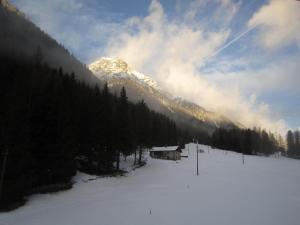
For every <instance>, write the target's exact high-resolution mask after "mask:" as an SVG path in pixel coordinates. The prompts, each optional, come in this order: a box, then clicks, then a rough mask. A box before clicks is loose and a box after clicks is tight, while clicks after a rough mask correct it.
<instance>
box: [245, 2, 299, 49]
mask: <svg viewBox="0 0 300 225" xmlns="http://www.w3.org/2000/svg"><path fill="white" fill-rule="evenodd" d="M299 21H300V2H299V1H295V0H270V1H269V3H268V4H267V5H265V6H263V7H261V9H260V10H259V11H258V12H256V13H255V14H254V15H253V17H252V18H251V20H250V21H249V23H248V26H250V27H252V26H259V33H260V34H259V42H260V44H261V45H262V46H264V47H266V48H271V49H272V48H274V47H282V46H286V45H289V44H291V43H296V44H297V45H298V46H299V47H300V23H299Z"/></svg>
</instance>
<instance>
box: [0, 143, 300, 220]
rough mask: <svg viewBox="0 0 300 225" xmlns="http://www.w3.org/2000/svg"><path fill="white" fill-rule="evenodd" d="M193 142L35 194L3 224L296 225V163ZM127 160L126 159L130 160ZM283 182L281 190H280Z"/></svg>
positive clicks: (299, 217)
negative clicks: (118, 173)
mask: <svg viewBox="0 0 300 225" xmlns="http://www.w3.org/2000/svg"><path fill="white" fill-rule="evenodd" d="M200 148H201V149H204V150H205V153H201V154H199V176H196V154H195V153H196V151H195V150H196V145H195V144H190V145H189V147H187V146H186V149H189V151H188V152H187V151H186V154H188V155H189V158H183V159H182V160H180V161H177V162H174V161H164V160H157V159H151V158H148V163H147V165H146V166H145V167H143V168H140V169H136V170H135V171H131V172H130V173H129V174H127V175H126V176H125V177H110V178H96V177H93V176H88V175H85V174H77V176H76V177H75V179H74V180H75V182H76V184H75V185H74V188H73V189H72V190H69V191H66V192H60V193H56V194H44V195H35V196H33V197H31V198H30V200H29V202H28V204H27V206H25V207H22V208H20V209H18V210H16V211H14V212H11V213H3V214H0V221H1V224H5V225H53V224H56V225H65V224H73V225H77V224H78V225H82V224H86V225H98V224H105V225H116V224H122V225H137V224H139V225H153V224H164V225H182V224H189V225H199V224H205V225H216V224H224V225H241V224H243V225H253V224H265V225H267V224H272V225H282V224H285V225H297V224H298V223H299V220H300V215H299V213H298V209H299V208H300V201H299V199H300V191H299V186H300V175H299V173H298V170H299V161H297V160H292V159H287V158H283V157H282V158H279V159H278V158H273V157H269V158H267V157H258V156H246V158H245V165H243V164H242V157H241V155H240V154H237V153H233V152H226V151H222V150H214V149H210V150H209V153H208V147H207V146H200ZM129 162H130V161H127V163H129ZM287 184H288V185H287Z"/></svg>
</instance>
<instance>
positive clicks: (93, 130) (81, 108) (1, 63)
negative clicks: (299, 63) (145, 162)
mask: <svg viewBox="0 0 300 225" xmlns="http://www.w3.org/2000/svg"><path fill="white" fill-rule="evenodd" d="M36 55H37V57H36V58H35V59H34V60H32V61H31V62H30V61H25V62H24V61H20V60H16V59H11V58H9V57H1V58H0V74H1V76H0V104H1V105H0V148H1V152H2V153H4V154H2V157H1V165H3V164H2V163H3V162H4V160H3V159H5V160H6V166H5V169H6V170H5V179H4V185H3V187H4V188H3V191H2V195H1V201H0V202H1V203H0V204H1V206H2V207H4V206H7V205H8V204H9V203H11V202H15V201H20V200H21V199H22V197H23V196H24V195H25V194H28V193H30V192H32V190H34V189H37V188H39V187H43V186H47V185H53V184H62V183H64V184H65V183H68V182H69V181H70V178H71V177H72V176H73V175H74V174H75V173H76V170H81V171H85V172H89V173H94V174H105V173H111V172H113V171H115V170H118V169H119V158H120V155H121V154H122V155H125V156H126V155H129V154H133V153H135V151H136V150H139V152H138V154H137V155H139V156H138V158H137V161H139V163H141V154H142V149H144V148H147V147H151V146H153V145H175V144H178V142H179V133H178V131H177V128H176V125H175V123H174V122H173V121H171V120H169V119H168V118H167V117H165V116H163V115H160V114H157V113H155V112H153V111H150V110H149V109H148V107H147V106H146V105H145V103H144V102H143V101H141V102H139V103H138V104H132V103H130V102H128V101H127V97H126V91H125V89H122V91H121V93H120V97H117V95H113V94H111V93H109V91H108V88H107V86H105V87H104V88H103V89H100V88H99V87H98V86H94V87H90V86H88V85H86V84H85V83H83V82H80V81H78V80H77V79H76V78H75V77H76V75H75V74H74V73H72V74H68V73H65V72H64V71H63V69H62V68H60V69H53V68H50V67H49V66H48V65H47V64H46V63H42V62H41V61H40V58H39V57H38V56H39V54H36Z"/></svg>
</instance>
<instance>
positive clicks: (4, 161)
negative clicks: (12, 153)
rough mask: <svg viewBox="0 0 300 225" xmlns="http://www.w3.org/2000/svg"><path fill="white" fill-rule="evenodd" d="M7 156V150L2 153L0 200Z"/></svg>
mask: <svg viewBox="0 0 300 225" xmlns="http://www.w3.org/2000/svg"><path fill="white" fill-rule="evenodd" d="M7 156H8V149H6V151H5V152H4V153H3V157H4V158H3V164H2V168H1V176H0V199H1V197H2V190H3V183H4V175H5V169H6V162H7Z"/></svg>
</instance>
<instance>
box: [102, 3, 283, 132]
mask: <svg viewBox="0 0 300 225" xmlns="http://www.w3.org/2000/svg"><path fill="white" fill-rule="evenodd" d="M215 2H216V3H218V8H216V10H215V13H214V16H212V17H211V18H212V20H213V21H210V24H212V23H214V22H216V23H217V22H218V21H225V22H224V23H229V22H230V21H231V20H232V18H234V15H235V13H236V12H237V11H238V8H239V4H236V3H233V2H232V1H230V0H226V1H225V0H219V1H217V0H216V1H215ZM204 4H205V1H194V2H193V3H192V4H191V5H190V8H188V9H187V10H186V11H185V13H184V14H183V15H182V17H181V18H177V19H176V20H174V19H173V20H172V19H170V18H168V17H167V15H166V14H165V12H164V9H163V7H162V5H161V4H160V3H159V2H158V1H156V0H153V1H152V2H151V5H150V7H149V14H148V16H146V17H143V18H141V17H134V18H130V19H128V20H127V21H126V23H125V24H124V27H123V29H122V32H121V33H120V34H119V35H118V36H115V37H112V38H111V39H110V41H109V44H108V46H107V48H106V50H105V55H108V56H111V57H121V58H123V59H125V60H126V61H128V62H129V64H131V65H133V66H134V67H135V68H136V69H138V70H140V71H141V72H145V73H147V74H150V75H152V76H153V77H154V78H155V79H156V80H157V81H158V82H159V83H160V84H161V86H163V87H164V88H165V89H167V90H168V91H169V92H171V93H172V94H173V95H175V96H180V97H183V98H186V99H188V100H191V101H194V102H196V103H198V104H199V105H201V106H204V107H206V108H207V109H209V110H213V111H217V112H219V113H222V114H224V115H226V116H228V117H229V118H231V119H234V120H237V121H240V122H241V123H242V124H244V125H245V126H247V127H254V126H261V127H264V128H266V129H270V130H273V131H274V130H275V131H278V132H283V131H284V130H285V129H286V125H285V122H284V121H283V120H277V121H274V120H272V119H270V117H269V113H270V109H269V106H268V105H267V104H264V103H258V102H256V97H255V96H256V93H251V94H250V95H247V96H245V95H244V94H243V90H242V89H241V88H240V86H239V85H238V84H237V85H236V86H235V87H234V88H233V87H232V85H230V87H225V86H222V84H221V83H219V84H218V83H213V82H211V81H210V79H208V78H207V77H208V76H209V75H207V74H205V73H204V72H201V67H202V66H204V65H205V61H206V58H207V57H210V56H211V55H214V54H215V52H217V51H218V50H219V49H221V48H222V47H223V46H224V45H225V44H226V43H227V42H228V37H229V35H230V32H231V30H230V29H225V28H224V26H223V27H222V28H220V29H217V30H216V29H208V27H207V23H201V22H199V21H197V20H196V19H195V18H196V17H197V12H199V11H201V9H202V8H203V7H204ZM221 11H223V12H228V13H225V14H223V15H221V13H220V12H221ZM258 15H259V14H258ZM255 18H256V16H254V17H253V20H252V21H254V22H250V25H252V26H256V25H257V24H258V19H255ZM258 18H259V17H258ZM221 75H222V74H221Z"/></svg>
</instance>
